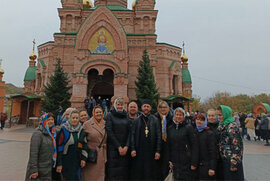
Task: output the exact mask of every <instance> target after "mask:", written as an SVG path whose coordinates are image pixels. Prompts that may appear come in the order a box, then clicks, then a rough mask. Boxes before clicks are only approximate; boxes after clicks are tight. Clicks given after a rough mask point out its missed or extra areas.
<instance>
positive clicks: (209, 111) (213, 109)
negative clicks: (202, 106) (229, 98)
mask: <svg viewBox="0 0 270 181" xmlns="http://www.w3.org/2000/svg"><path fill="white" fill-rule="evenodd" d="M210 111H213V112H216V110H215V109H212V108H211V109H208V110H207V114H208V112H210Z"/></svg>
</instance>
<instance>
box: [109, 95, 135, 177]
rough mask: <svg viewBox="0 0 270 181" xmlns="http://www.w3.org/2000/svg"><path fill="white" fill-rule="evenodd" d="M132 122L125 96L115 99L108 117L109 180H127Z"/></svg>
mask: <svg viewBox="0 0 270 181" xmlns="http://www.w3.org/2000/svg"><path fill="white" fill-rule="evenodd" d="M130 129H131V124H130V121H129V119H128V118H127V112H126V111H125V109H124V100H123V98H117V99H115V101H114V106H113V108H112V110H111V111H110V112H109V113H108V115H107V117H106V131H107V133H108V142H107V143H108V149H107V158H108V161H107V172H106V174H107V175H106V179H107V180H127V179H128V174H129V173H128V168H129V154H127V152H128V148H129V145H130V135H131V130H130Z"/></svg>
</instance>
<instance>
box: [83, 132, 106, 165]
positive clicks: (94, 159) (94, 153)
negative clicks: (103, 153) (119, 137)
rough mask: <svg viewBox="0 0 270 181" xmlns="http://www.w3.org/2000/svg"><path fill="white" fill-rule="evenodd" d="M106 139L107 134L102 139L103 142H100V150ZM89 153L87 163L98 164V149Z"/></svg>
mask: <svg viewBox="0 0 270 181" xmlns="http://www.w3.org/2000/svg"><path fill="white" fill-rule="evenodd" d="M105 137H106V133H105V134H104V137H103V138H102V141H101V142H100V144H99V146H98V149H99V150H100V148H101V146H102V144H103V142H104V139H105ZM87 152H88V158H87V161H88V162H90V163H97V154H98V152H97V150H96V149H88V150H87Z"/></svg>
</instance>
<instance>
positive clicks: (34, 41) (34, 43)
mask: <svg viewBox="0 0 270 181" xmlns="http://www.w3.org/2000/svg"><path fill="white" fill-rule="evenodd" d="M35 45H36V40H35V39H34V40H33V53H34V52H35Z"/></svg>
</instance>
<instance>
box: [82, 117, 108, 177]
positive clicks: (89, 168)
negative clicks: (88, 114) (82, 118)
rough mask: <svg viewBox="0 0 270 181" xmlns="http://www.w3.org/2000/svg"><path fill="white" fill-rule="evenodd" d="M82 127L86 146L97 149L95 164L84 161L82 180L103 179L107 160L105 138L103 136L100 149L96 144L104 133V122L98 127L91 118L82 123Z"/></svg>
mask: <svg viewBox="0 0 270 181" xmlns="http://www.w3.org/2000/svg"><path fill="white" fill-rule="evenodd" d="M83 129H84V131H85V133H86V139H87V146H88V148H90V149H96V150H97V151H98V157H97V163H96V164H94V163H89V162H87V163H86V167H85V168H83V170H82V178H83V180H84V181H88V180H95V181H103V180H104V179H105V163H106V161H107V153H106V150H107V148H106V146H107V138H105V140H104V142H103V146H102V147H101V149H100V150H99V149H98V146H99V144H100V143H101V141H102V139H103V137H104V134H105V122H104V121H103V124H102V127H99V126H98V125H97V124H96V123H95V121H94V120H93V119H92V118H91V119H90V120H88V121H86V122H85V123H84V124H83Z"/></svg>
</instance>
